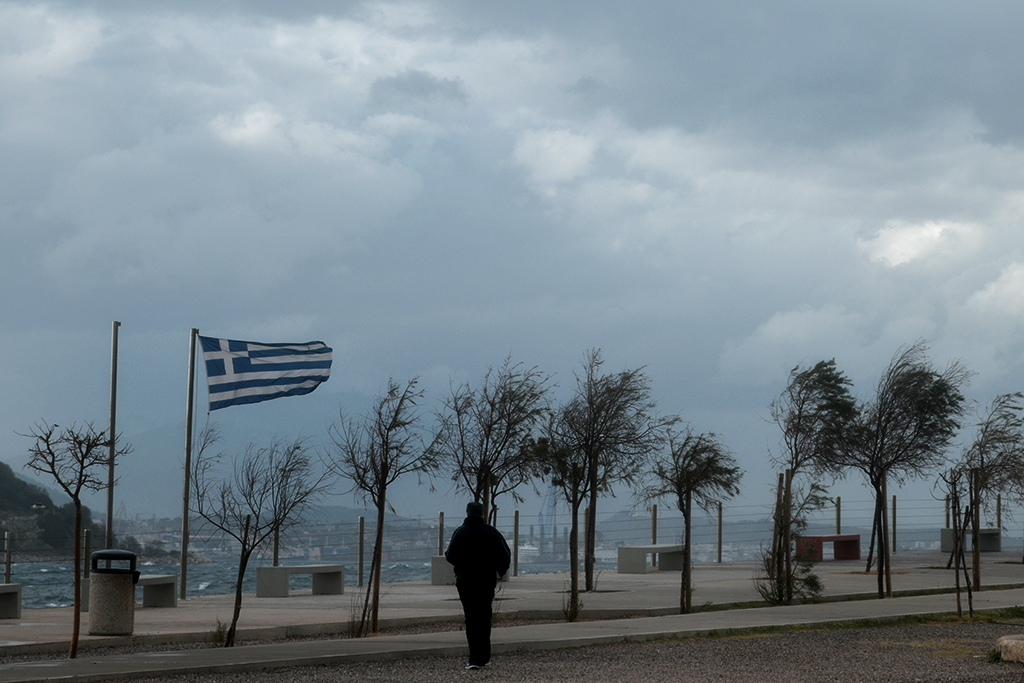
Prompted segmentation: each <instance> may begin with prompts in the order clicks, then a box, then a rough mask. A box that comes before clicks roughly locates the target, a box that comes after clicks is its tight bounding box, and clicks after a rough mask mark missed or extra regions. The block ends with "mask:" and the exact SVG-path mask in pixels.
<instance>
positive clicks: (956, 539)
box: [949, 499, 964, 619]
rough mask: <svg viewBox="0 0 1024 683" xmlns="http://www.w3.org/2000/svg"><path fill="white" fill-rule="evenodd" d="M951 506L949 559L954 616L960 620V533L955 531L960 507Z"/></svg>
mask: <svg viewBox="0 0 1024 683" xmlns="http://www.w3.org/2000/svg"><path fill="white" fill-rule="evenodd" d="M951 504H952V505H953V555H952V556H951V557H950V558H949V559H950V561H951V562H953V564H954V567H953V576H954V578H955V587H956V616H957V618H958V619H962V618H963V616H964V610H963V605H962V604H961V602H960V532H959V530H958V529H957V527H958V525H959V524H960V521H959V520H958V519H957V517H959V516H960V506H959V505H958V504H957V503H956V502H955V499H954V501H952V502H951Z"/></svg>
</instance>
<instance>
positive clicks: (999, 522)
mask: <svg viewBox="0 0 1024 683" xmlns="http://www.w3.org/2000/svg"><path fill="white" fill-rule="evenodd" d="M996 528H997V529H999V533H1002V532H1003V494H1001V493H997V494H996Z"/></svg>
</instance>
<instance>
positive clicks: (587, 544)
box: [583, 466, 597, 593]
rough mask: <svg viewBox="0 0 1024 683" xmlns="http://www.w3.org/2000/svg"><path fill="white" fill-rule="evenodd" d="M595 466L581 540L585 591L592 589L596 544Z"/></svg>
mask: <svg viewBox="0 0 1024 683" xmlns="http://www.w3.org/2000/svg"><path fill="white" fill-rule="evenodd" d="M596 469H597V468H596V466H595V468H594V470H595V475H594V481H593V484H592V485H591V487H590V505H589V507H587V510H586V515H587V521H586V524H585V525H584V528H586V530H587V534H586V538H585V539H584V540H583V570H584V575H585V577H586V591H587V592H588V593H589V592H590V591H592V590H594V557H595V553H596V546H597V475H596Z"/></svg>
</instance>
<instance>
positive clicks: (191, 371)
mask: <svg viewBox="0 0 1024 683" xmlns="http://www.w3.org/2000/svg"><path fill="white" fill-rule="evenodd" d="M197 336H199V330H198V329H196V328H195V327H193V328H192V333H191V336H190V337H189V340H188V392H187V393H188V408H187V409H186V410H185V484H184V487H183V488H182V493H181V575H180V576H179V577H178V582H179V583H178V585H179V586H180V589H181V590H180V593H181V595H180V597H181V599H182V600H185V599H186V595H187V592H188V591H187V588H188V502H189V490H188V486H189V474H190V473H191V472H192V404H193V403H195V400H194V399H195V384H196V337H197Z"/></svg>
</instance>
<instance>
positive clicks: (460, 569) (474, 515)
mask: <svg viewBox="0 0 1024 683" xmlns="http://www.w3.org/2000/svg"><path fill="white" fill-rule="evenodd" d="M444 556H445V559H447V560H448V563H449V564H451V565H453V566H454V567H455V587H456V588H457V589H458V591H459V600H461V601H462V611H463V613H464V614H465V615H466V640H467V641H469V664H467V665H466V668H467V669H479V668H480V667H482V666H486V665H488V664H490V662H491V602H492V601H493V600H494V587H495V586H496V585H497V583H498V578H499V577H501V576H504V575H505V572H507V571H508V566H509V564H510V563H511V562H512V553H511V552H509V549H508V543H506V542H505V537H504V536H502V535H501V532H499V531H498V530H497V529H495V528H494V527H493V526H491V525H490V524H488V523H487V522H485V521H484V506H483V505H481V504H480V503H476V502H474V503H470V504H469V505H467V506H466V521H465V522H463V523H462V526H460V527H459V528H458V529H456V530H455V533H453V534H452V540H451V541H450V542H449V543H448V550H447V551H446V552H445V554H444Z"/></svg>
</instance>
